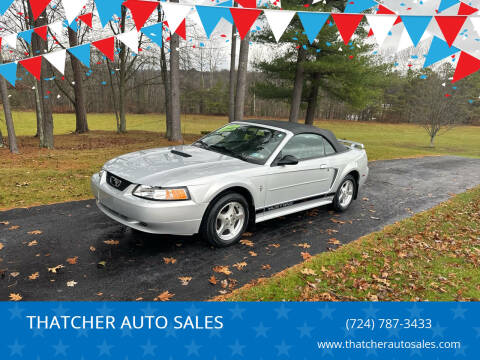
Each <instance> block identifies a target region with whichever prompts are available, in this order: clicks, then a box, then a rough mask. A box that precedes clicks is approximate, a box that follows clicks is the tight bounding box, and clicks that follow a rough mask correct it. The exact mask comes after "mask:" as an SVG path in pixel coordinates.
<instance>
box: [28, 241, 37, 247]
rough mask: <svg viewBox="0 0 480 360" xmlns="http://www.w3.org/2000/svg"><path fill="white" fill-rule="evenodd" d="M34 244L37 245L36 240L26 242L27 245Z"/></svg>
mask: <svg viewBox="0 0 480 360" xmlns="http://www.w3.org/2000/svg"><path fill="white" fill-rule="evenodd" d="M35 245H38V242H37V240H33V241H30V242H29V243H28V246H35Z"/></svg>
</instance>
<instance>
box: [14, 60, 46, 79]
mask: <svg viewBox="0 0 480 360" xmlns="http://www.w3.org/2000/svg"><path fill="white" fill-rule="evenodd" d="M19 63H20V65H22V66H23V67H24V68H25V69H26V70H27V71H28V72H29V73H30V74H32V75H33V76H34V77H35V79H37V80H40V74H41V72H42V56H35V57H32V58H29V59H25V60H21V61H19Z"/></svg>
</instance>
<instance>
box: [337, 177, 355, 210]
mask: <svg viewBox="0 0 480 360" xmlns="http://www.w3.org/2000/svg"><path fill="white" fill-rule="evenodd" d="M356 188H357V182H356V181H355V178H354V177H353V176H352V175H347V176H345V178H344V179H343V180H342V182H341V183H340V185H339V186H338V189H337V192H336V193H335V196H334V198H333V204H332V205H333V209H334V210H335V211H338V212H343V211H345V210H347V209H348V208H349V207H350V205H351V204H352V202H353V199H354V198H355V191H356Z"/></svg>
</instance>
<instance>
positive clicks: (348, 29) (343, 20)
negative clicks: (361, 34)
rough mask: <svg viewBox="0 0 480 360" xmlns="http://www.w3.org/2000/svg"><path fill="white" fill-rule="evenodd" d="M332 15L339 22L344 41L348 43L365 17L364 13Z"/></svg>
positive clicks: (339, 29)
mask: <svg viewBox="0 0 480 360" xmlns="http://www.w3.org/2000/svg"><path fill="white" fill-rule="evenodd" d="M332 17H333V21H335V24H337V28H338V31H339V32H340V36H341V37H342V39H343V42H344V43H345V45H348V43H349V41H350V39H351V38H352V35H353V33H354V32H355V30H357V27H358V25H359V24H360V21H362V19H363V14H332Z"/></svg>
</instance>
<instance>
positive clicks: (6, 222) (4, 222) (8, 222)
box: [0, 221, 10, 225]
mask: <svg viewBox="0 0 480 360" xmlns="http://www.w3.org/2000/svg"><path fill="white" fill-rule="evenodd" d="M0 224H3V225H8V224H10V221H0Z"/></svg>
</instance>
